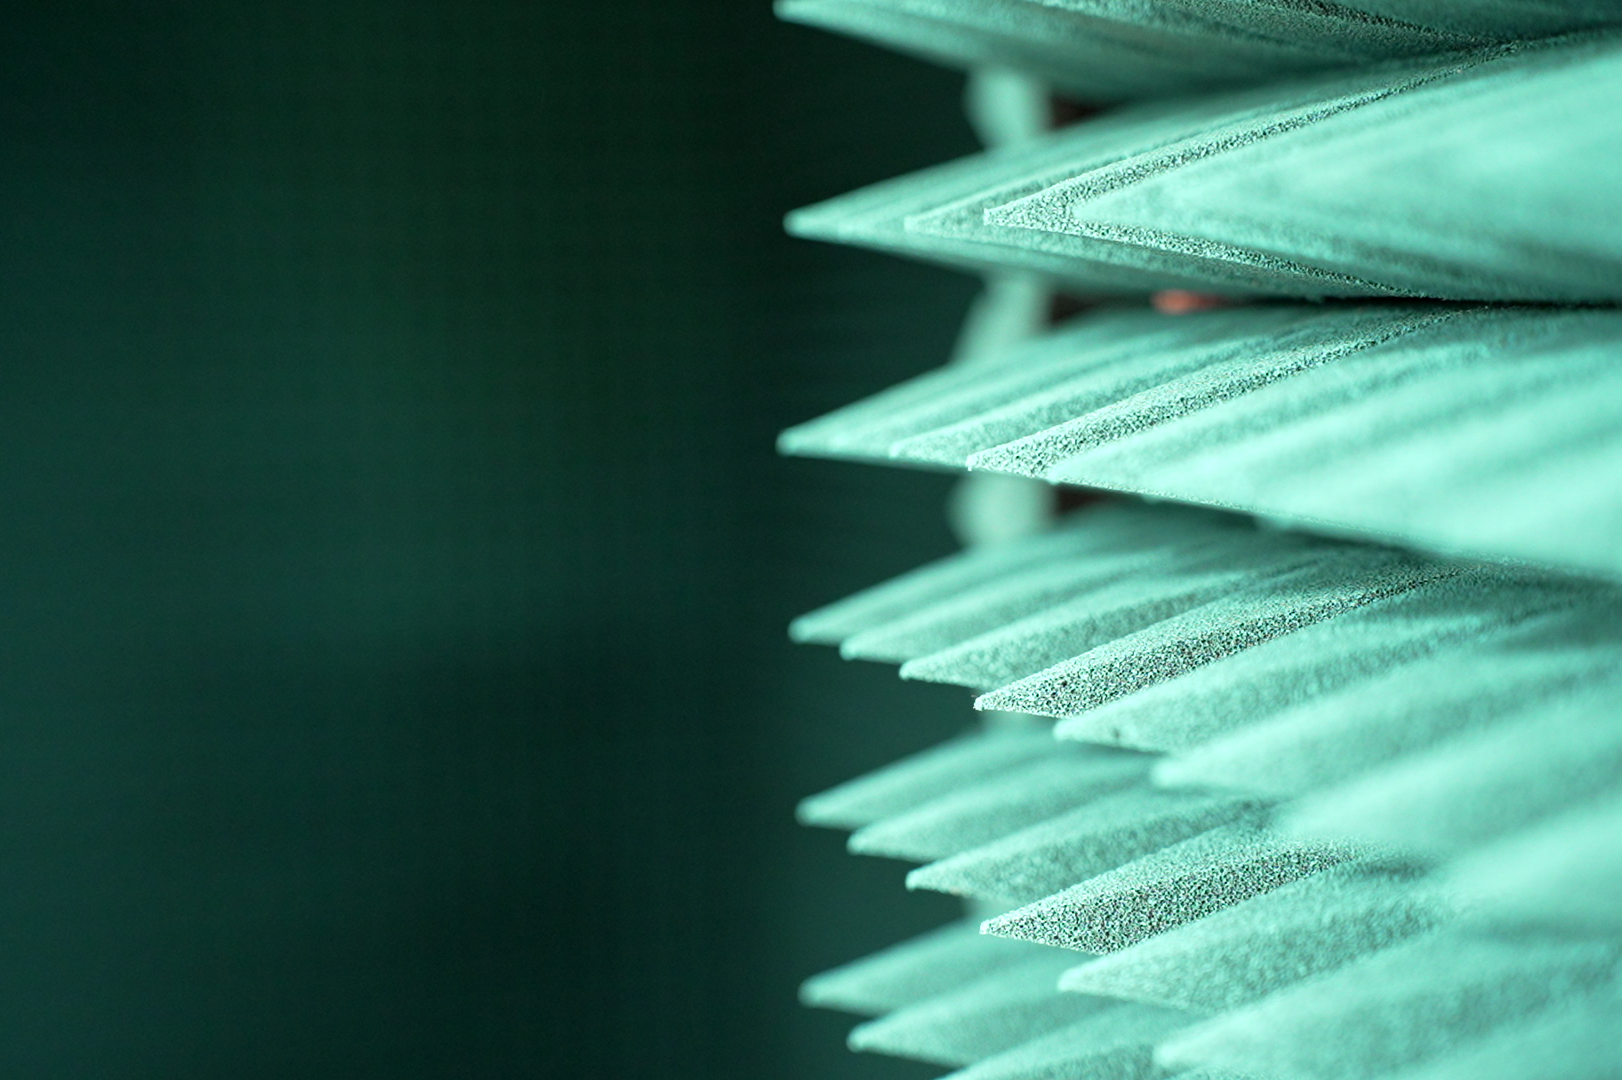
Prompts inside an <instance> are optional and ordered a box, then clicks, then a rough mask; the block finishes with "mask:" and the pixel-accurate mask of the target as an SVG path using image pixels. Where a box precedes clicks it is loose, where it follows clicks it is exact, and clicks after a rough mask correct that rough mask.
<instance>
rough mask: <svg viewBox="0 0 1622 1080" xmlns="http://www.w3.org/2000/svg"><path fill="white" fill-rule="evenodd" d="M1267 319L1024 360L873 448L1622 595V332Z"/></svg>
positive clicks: (1189, 322) (1546, 313) (1517, 316)
mask: <svg viewBox="0 0 1622 1080" xmlns="http://www.w3.org/2000/svg"><path fill="white" fill-rule="evenodd" d="M1239 310H1241V311H1249V310H1251V309H1239ZM1262 310H1263V311H1266V312H1270V314H1268V315H1267V317H1269V318H1273V319H1283V320H1284V322H1283V323H1275V324H1274V327H1275V329H1274V330H1264V329H1263V328H1262V327H1261V326H1260V324H1254V323H1253V324H1251V325H1250V326H1248V327H1247V326H1246V324H1244V323H1243V322H1242V321H1238V322H1235V321H1228V322H1217V321H1212V320H1216V319H1218V318H1219V317H1220V318H1230V319H1231V313H1215V314H1209V315H1208V316H1199V315H1190V316H1176V317H1165V318H1164V327H1165V328H1166V329H1162V330H1151V329H1148V328H1147V326H1152V325H1153V324H1152V323H1150V324H1146V328H1143V329H1140V330H1138V331H1134V332H1136V333H1137V334H1138V336H1139V337H1140V339H1141V342H1140V344H1141V348H1139V349H1136V350H1134V349H1133V348H1132V347H1131V342H1130V341H1127V342H1120V341H1117V342H1113V343H1111V344H1110V345H1109V346H1108V347H1107V348H1099V349H1090V348H1087V347H1078V349H1077V352H1076V355H1075V356H1073V357H1072V358H1071V359H1070V361H1069V363H1068V364H1066V363H1063V362H1061V361H1062V360H1063V359H1064V358H1063V356H1062V352H1063V349H1064V348H1067V347H1068V346H1063V345H1062V344H1061V342H1060V340H1059V339H1058V338H1055V339H1054V340H1050V341H1044V342H1042V343H1040V345H1032V346H1029V347H1025V348H1024V349H1022V350H1018V352H1019V355H1018V356H1015V357H1012V358H1011V363H1010V364H1008V365H1006V366H1005V367H999V369H998V370H999V371H1006V372H1012V374H1011V375H1008V374H1005V375H1003V376H1000V377H999V378H997V379H989V380H986V382H985V385H983V386H981V387H977V386H976V385H975V382H974V380H970V381H969V383H968V384H967V385H965V386H963V387H960V388H959V390H958V392H957V393H956V394H955V395H954V396H953V397H952V398H951V400H950V402H948V403H945V405H948V406H949V407H942V408H939V409H934V408H931V407H930V406H931V403H930V402H928V401H925V402H924V403H923V407H921V409H920V410H918V411H916V412H915V413H914V416H915V418H921V419H922V422H921V423H919V424H912V425H907V426H906V427H905V428H904V429H891V430H889V431H887V432H884V433H883V436H882V438H880V439H879V440H878V441H877V442H876V444H875V445H874V446H872V447H870V448H869V450H870V452H871V453H873V454H875V455H877V454H890V453H894V454H896V455H900V457H898V458H896V460H908V459H909V455H910V457H911V458H912V459H916V460H918V461H928V462H931V463H933V464H946V465H953V466H956V467H967V466H968V465H969V464H971V463H972V464H973V465H974V466H975V467H976V468H979V469H985V470H990V471H997V472H1006V473H1008V474H1011V475H1037V476H1040V477H1042V478H1044V479H1047V480H1049V481H1055V482H1070V483H1080V484H1085V485H1088V486H1093V487H1101V488H1105V489H1111V490H1119V491H1128V492H1138V493H1142V494H1146V495H1151V496H1157V497H1170V498H1175V499H1177V500H1179V501H1183V502H1189V503H1196V504H1207V505H1213V506H1224V507H1231V508H1236V509H1242V510H1248V511H1251V512H1254V513H1260V514H1264V515H1267V516H1269V517H1273V518H1278V519H1282V520H1290V521H1295V522H1299V523H1304V524H1309V525H1313V526H1315V527H1318V528H1326V527H1332V528H1334V529H1338V530H1342V531H1344V532H1347V533H1348V534H1357V535H1360V536H1368V537H1376V538H1379V537H1384V538H1389V539H1392V540H1395V541H1399V542H1402V543H1404V544H1407V545H1410V546H1417V547H1421V548H1425V549H1429V550H1431V551H1434V552H1437V553H1442V554H1456V555H1465V556H1474V557H1484V558H1503V559H1516V560H1527V561H1530V562H1533V563H1541V564H1543V565H1547V566H1552V567H1560V568H1570V569H1575V570H1580V571H1590V572H1596V573H1601V574H1607V575H1611V576H1617V575H1622V555H1619V554H1618V549H1617V548H1616V547H1615V545H1612V544H1610V543H1609V541H1608V539H1607V538H1608V537H1609V536H1611V535H1612V534H1613V533H1614V532H1615V530H1616V529H1617V528H1622V499H1619V498H1618V497H1617V495H1616V494H1615V492H1614V491H1612V490H1610V489H1609V488H1608V487H1607V486H1606V483H1605V478H1606V477H1608V476H1611V475H1614V474H1615V472H1616V470H1617V468H1619V467H1622V437H1619V436H1618V435H1617V434H1616V432H1617V431H1618V430H1622V415H1619V409H1618V406H1617V405H1616V404H1615V403H1616V402H1617V401H1618V400H1622V373H1619V372H1618V370H1617V368H1616V365H1615V363H1614V350H1615V346H1614V343H1615V341H1616V340H1617V339H1618V337H1619V336H1622V315H1619V314H1618V313H1617V312H1616V311H1614V310H1571V311H1560V310H1551V309H1524V308H1511V309H1499V308H1474V309H1455V308H1440V309H1437V310H1434V311H1432V312H1429V313H1424V312H1416V311H1413V310H1412V309H1409V308H1397V309H1371V310H1369V309H1362V308H1356V307H1354V308H1350V309H1341V308H1332V309H1328V310H1313V309H1305V310H1301V311H1294V312H1293V314H1288V315H1281V314H1280V313H1279V310H1278V309H1262ZM1282 311H1284V312H1291V311H1292V309H1289V308H1285V309H1282ZM1251 317H1253V318H1255V317H1259V316H1251ZM1110 318H1113V316H1112V317H1110ZM1086 321H1087V320H1085V319H1083V320H1082V322H1083V323H1085V322H1086ZM1281 325H1287V326H1291V327H1293V329H1289V330H1287V331H1285V330H1280V329H1278V327H1279V326H1281ZM1167 330H1169V331H1170V333H1171V335H1172V336H1171V338H1170V339H1169V340H1168V339H1167V337H1166V336H1165V335H1166V332H1167ZM1128 336H1129V337H1130V334H1129V335H1128ZM1247 342H1248V343H1249V344H1248V345H1247ZM1292 342H1293V344H1292ZM1027 349H1028V350H1037V349H1042V350H1046V351H1044V352H1043V353H1042V354H1041V362H1040V363H1038V364H1035V365H1033V366H1032V367H1031V369H1030V370H1029V371H1027V370H1026V365H1025V364H1024V363H1023V360H1022V358H1023V357H1024V355H1025V351H1026V350H1027ZM1056 349H1057V350H1059V351H1058V352H1055V351H1054V350H1056ZM981 391H983V392H981ZM936 404H941V403H940V402H937V403H936ZM903 431H910V432H911V434H910V435H908V436H907V437H906V438H905V439H902V440H901V441H900V442H895V441H893V440H892V436H895V435H897V434H901V433H902V432H903ZM1509 504H1513V505H1515V506H1517V507H1518V508H1520V512H1518V513H1516V514H1502V513H1499V512H1497V509H1496V508H1497V507H1500V506H1503V505H1509Z"/></svg>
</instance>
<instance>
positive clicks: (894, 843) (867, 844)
mask: <svg viewBox="0 0 1622 1080" xmlns="http://www.w3.org/2000/svg"><path fill="white" fill-rule="evenodd" d="M1078 749H1080V751H1081V752H1080V753H1074V754H1063V753H1053V754H1050V755H1049V756H1048V757H1046V758H1043V759H1041V760H1037V761H1033V762H1031V763H1030V764H1028V765H1022V766H1018V767H1015V768H1013V769H1009V770H1007V771H1005V772H1001V773H998V774H997V775H996V776H994V777H992V778H991V779H989V780H984V781H981V782H979V783H966V784H963V785H961V786H960V787H958V788H956V789H955V790H953V791H952V792H950V793H949V794H946V795H943V796H941V797H940V798H938V799H933V800H931V801H929V802H927V803H924V804H923V805H922V806H918V807H915V808H914V809H912V810H909V811H907V812H905V813H902V814H897V815H895V816H894V817H887V818H883V819H881V820H879V821H876V822H874V823H873V824H871V825H868V826H866V827H864V828H862V829H859V830H858V831H857V832H856V833H854V834H853V835H852V836H851V838H850V849H851V851H853V852H856V853H858V854H863V855H887V856H890V857H891V858H897V859H909V860H912V861H915V862H930V861H932V860H935V859H942V858H945V857H947V856H949V855H955V854H957V853H958V852H960V851H965V850H967V849H969V848H972V847H977V846H979V845H981V844H986V843H989V842H991V841H993V840H996V839H999V838H1001V837H1003V836H1007V835H1008V834H1010V833H1013V832H1018V831H1019V830H1021V829H1024V828H1027V827H1029V826H1031V825H1035V824H1037V823H1038V822H1042V821H1046V820H1048V819H1050V818H1053V817H1057V816H1058V815H1059V814H1062V813H1065V812H1066V811H1069V810H1073V809H1075V808H1076V807H1077V806H1080V805H1083V804H1086V803H1088V802H1091V801H1093V800H1094V799H1097V798H1100V797H1102V796H1104V795H1107V794H1110V793H1112V792H1115V791H1118V790H1120V789H1122V788H1126V787H1131V786H1133V785H1137V784H1141V782H1142V781H1143V778H1144V777H1145V775H1146V774H1147V773H1148V771H1149V766H1150V763H1151V760H1152V759H1151V758H1149V757H1148V755H1144V754H1133V753H1125V752H1119V751H1109V750H1101V749H1100V750H1095V749H1092V748H1078Z"/></svg>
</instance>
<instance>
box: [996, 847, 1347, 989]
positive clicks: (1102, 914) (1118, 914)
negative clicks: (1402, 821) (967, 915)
mask: <svg viewBox="0 0 1622 1080" xmlns="http://www.w3.org/2000/svg"><path fill="white" fill-rule="evenodd" d="M1358 854H1359V852H1358V850H1357V849H1356V848H1355V847H1353V846H1351V845H1348V844H1344V843H1339V842H1311V841H1298V840H1291V839H1288V838H1285V837H1282V836H1279V835H1278V834H1276V833H1274V832H1272V831H1271V830H1269V829H1265V828H1260V827H1257V826H1254V825H1230V826H1225V827H1222V828H1216V829H1212V830H1210V831H1209V832H1205V833H1201V834H1199V835H1198V836H1194V837H1191V838H1189V839H1187V840H1184V841H1182V842H1180V843H1176V844H1172V845H1171V846H1169V847H1166V848H1162V849H1161V850H1160V851H1157V852H1154V853H1153V854H1150V855H1145V856H1144V857H1143V858H1141V859H1137V860H1134V861H1133V862H1130V863H1127V864H1126V865H1125V866H1122V867H1119V868H1117V869H1115V870H1110V871H1106V872H1105V873H1102V874H1099V875H1098V876H1097V877H1094V878H1091V879H1089V880H1087V881H1085V882H1082V883H1081V884H1079V885H1074V886H1071V887H1070V888H1068V889H1066V890H1064V891H1063V892H1060V893H1056V894H1054V895H1052V896H1048V897H1045V898H1043V899H1041V900H1038V901H1037V902H1036V903H1034V904H1030V905H1028V906H1026V907H1022V908H1019V909H1017V910H1015V911H1010V912H1008V913H1007V914H1005V915H999V916H997V917H996V918H993V919H988V920H987V921H986V923H985V926H984V927H982V929H983V930H984V931H985V932H986V933H988V934H996V935H999V936H1002V937H1012V938H1020V939H1023V940H1025V941H1035V942H1038V943H1040V944H1043V945H1056V946H1058V947H1060V948H1064V949H1079V950H1081V951H1083V952H1093V953H1108V952H1114V951H1116V950H1118V949H1124V948H1126V947H1127V946H1128V945H1133V944H1136V943H1137V942H1140V941H1142V940H1143V939H1145V938H1149V937H1153V936H1154V935H1156V934H1159V933H1163V932H1164V931H1166V930H1170V929H1171V928H1173V927H1176V926H1181V925H1183V924H1184V923H1188V922H1192V921H1193V920H1195V919H1199V918H1202V917H1204V916H1206V915H1210V914H1211V913H1212V912H1216V911H1220V910H1222V909H1223V908H1225V907H1231V906H1232V905H1234V904H1237V903H1240V902H1242V901H1244V900H1248V899H1250V898H1251V897H1253V896H1256V895H1258V894H1260V893H1264V892H1268V891H1270V890H1272V889H1276V888H1278V887H1279V886H1280V885H1285V884H1288V883H1289V882H1292V881H1295V880H1296V879H1298V878H1302V877H1305V876H1307V875H1309V874H1315V873H1317V872H1318V871H1320V870H1325V869H1328V868H1329V867H1331V866H1335V865H1337V864H1339V863H1343V862H1346V861H1347V860H1349V859H1352V858H1355V857H1356V856H1357V855H1358ZM1070 989H1074V987H1073V986H1072V987H1070Z"/></svg>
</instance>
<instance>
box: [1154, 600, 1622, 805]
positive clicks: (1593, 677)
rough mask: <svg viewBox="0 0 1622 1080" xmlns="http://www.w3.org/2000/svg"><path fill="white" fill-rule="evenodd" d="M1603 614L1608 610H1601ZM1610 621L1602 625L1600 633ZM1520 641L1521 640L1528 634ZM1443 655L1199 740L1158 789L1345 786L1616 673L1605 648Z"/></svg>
mask: <svg viewBox="0 0 1622 1080" xmlns="http://www.w3.org/2000/svg"><path fill="white" fill-rule="evenodd" d="M1605 614H1606V615H1607V616H1610V615H1611V613H1610V612H1606V613H1605ZM1589 625H1592V624H1591V623H1589V622H1588V621H1587V620H1577V619H1566V618H1562V617H1560V616H1555V617H1550V618H1549V619H1548V620H1535V621H1534V623H1533V624H1531V628H1530V629H1535V630H1537V631H1539V633H1540V635H1541V634H1548V635H1550V636H1554V635H1556V634H1559V632H1560V631H1565V632H1568V633H1569V632H1572V631H1574V630H1577V629H1580V628H1585V627H1586V626H1589ZM1613 625H1614V624H1613V623H1612V620H1611V618H1609V617H1608V618H1606V619H1605V622H1604V624H1603V627H1604V628H1610V627H1611V626H1613ZM1525 636H1528V637H1530V636H1531V635H1530V633H1529V632H1528V633H1526V634H1525ZM1526 644H1527V646H1528V647H1526V648H1524V649H1522V650H1518V651H1511V650H1508V649H1490V650H1472V651H1467V652H1449V653H1445V654H1442V655H1438V656H1433V657H1430V658H1428V659H1425V660H1420V661H1416V662H1414V663H1412V664H1409V665H1407V666H1405V667H1402V668H1399V669H1398V670H1396V671H1394V672H1392V673H1390V674H1389V675H1387V676H1384V677H1382V678H1380V679H1378V680H1377V681H1375V682H1374V683H1372V684H1367V685H1362V686H1355V687H1352V688H1350V689H1348V690H1344V691H1341V692H1340V693H1338V694H1331V695H1326V696H1324V697H1321V698H1317V699H1314V700H1312V701H1309V702H1307V703H1305V704H1302V705H1299V706H1297V707H1295V708H1294V709H1291V710H1289V711H1287V712H1284V713H1281V714H1279V715H1276V716H1274V717H1272V718H1270V719H1268V720H1265V721H1263V722H1261V723H1258V724H1253V725H1251V726H1249V727H1246V728H1243V729H1241V730H1239V731H1237V732H1235V733H1234V734H1232V735H1228V736H1225V737H1223V738H1220V739H1214V740H1212V741H1210V742H1207V743H1203V744H1201V745H1200V746H1197V747H1195V748H1193V749H1191V750H1188V751H1185V752H1184V753H1182V754H1179V755H1178V756H1176V757H1174V758H1171V759H1169V760H1165V761H1162V762H1161V763H1160V764H1159V765H1158V766H1156V769H1155V779H1156V781H1157V782H1158V783H1163V784H1167V785H1171V786H1178V785H1193V786H1196V787H1199V786H1217V787H1231V788H1237V789H1239V790H1244V791H1256V792H1263V793H1265V794H1268V795H1272V796H1276V797H1283V796H1289V795H1295V794H1300V793H1302V792H1305V791H1308V790H1310V789H1312V788H1315V787H1319V786H1322V785H1325V784H1331V783H1336V782H1340V781H1344V780H1346V779H1348V778H1350V777H1352V776H1355V775H1357V774H1358V773H1360V772H1363V771H1365V770H1367V769H1370V768H1373V767H1375V766H1378V765H1380V764H1383V763H1385V762H1387V761H1391V760H1394V759H1396V758H1398V757H1401V756H1402V755H1404V754H1408V753H1412V752H1414V751H1416V750H1422V749H1425V748H1428V747H1430V746H1434V745H1436V744H1437V743H1438V742H1440V741H1442V740H1444V739H1446V738H1448V737H1450V736H1453V735H1455V734H1458V733H1461V732H1466V731H1470V730H1479V729H1481V728H1483V727H1486V726H1488V725H1491V724H1495V723H1499V722H1502V721H1503V720H1505V719H1508V718H1511V717H1514V716H1517V715H1521V714H1524V713H1525V712H1526V711H1527V710H1528V709H1532V710H1538V711H1541V710H1542V709H1544V708H1546V707H1547V705H1548V704H1549V703H1550V702H1551V701H1555V700H1558V698H1559V697H1560V696H1562V695H1568V694H1571V693H1574V692H1578V691H1580V690H1581V689H1583V688H1584V687H1586V686H1591V685H1594V684H1595V683H1597V682H1601V681H1611V680H1614V679H1615V678H1617V677H1618V676H1619V675H1622V649H1619V648H1618V643H1617V641H1616V639H1615V638H1612V639H1611V640H1609V641H1604V640H1601V641H1593V642H1591V641H1586V640H1585V641H1581V642H1580V643H1578V644H1568V643H1563V642H1560V641H1559V640H1558V638H1557V639H1556V640H1555V641H1553V642H1550V643H1549V647H1547V648H1537V647H1535V646H1536V645H1537V644H1541V643H1540V642H1538V641H1536V640H1535V639H1534V640H1533V641H1532V642H1527V643H1526Z"/></svg>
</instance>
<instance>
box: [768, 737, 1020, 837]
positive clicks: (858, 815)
mask: <svg viewBox="0 0 1622 1080" xmlns="http://www.w3.org/2000/svg"><path fill="white" fill-rule="evenodd" d="M1050 748H1051V737H1050V736H1049V735H1048V733H1047V732H1045V731H1040V730H1036V729H1029V730H1022V729H1011V730H995V731H973V732H969V733H966V734H964V735H961V736H959V737H958V738H956V739H953V740H952V741H950V742H947V743H943V744H941V745H940V746H937V747H933V748H931V749H929V750H924V751H920V752H919V753H917V754H914V755H912V756H911V757H907V758H903V759H902V760H901V761H897V762H895V763H894V764H891V765H886V766H884V767H883V768H881V769H877V770H875V771H873V772H871V773H869V774H867V775H866V776H859V777H857V778H856V779H854V780H847V781H846V782H845V783H843V784H840V785H839V786H838V787H836V788H831V789H829V790H828V791H824V792H822V793H821V794H819V795H812V796H810V797H809V798H807V799H804V800H802V801H801V802H800V805H799V807H798V810H797V813H798V815H799V819H800V820H801V821H802V822H804V823H805V824H807V825H822V826H826V827H828V828H835V829H853V828H859V827H860V826H863V825H867V824H869V823H871V822H874V821H877V820H878V819H880V818H882V817H886V816H889V815H892V814H899V813H902V812H904V811H906V810H910V809H912V808H913V807H915V806H918V805H920V804H922V803H925V802H927V801H929V800H930V799H932V798H937V797H939V796H941V795H943V794H946V793H947V792H950V791H954V790H956V789H957V788H958V787H959V786H960V785H962V784H965V783H969V782H972V781H975V780H981V779H984V778H986V777H988V776H992V775H995V774H996V773H999V772H1003V771H1005V770H1008V769H1012V768H1016V767H1018V766H1019V765H1022V764H1026V763H1028V762H1031V761H1034V760H1038V759H1040V758H1042V757H1044V756H1045V755H1046V754H1047V753H1048V751H1049V750H1050Z"/></svg>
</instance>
